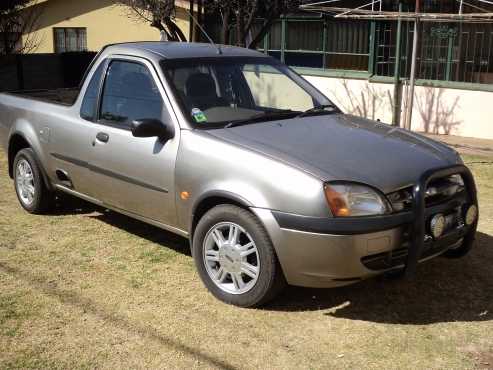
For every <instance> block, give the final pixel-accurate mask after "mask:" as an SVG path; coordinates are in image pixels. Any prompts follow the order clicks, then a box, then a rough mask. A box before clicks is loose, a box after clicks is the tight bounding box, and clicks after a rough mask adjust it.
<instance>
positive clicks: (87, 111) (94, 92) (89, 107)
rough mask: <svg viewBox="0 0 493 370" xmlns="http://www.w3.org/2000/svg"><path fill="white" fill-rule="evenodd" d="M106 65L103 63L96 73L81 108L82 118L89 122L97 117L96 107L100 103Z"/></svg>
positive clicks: (88, 86)
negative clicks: (100, 91) (99, 95)
mask: <svg viewBox="0 0 493 370" xmlns="http://www.w3.org/2000/svg"><path fill="white" fill-rule="evenodd" d="M105 64H106V63H104V62H103V63H101V64H100V65H99V67H98V69H97V70H96V72H94V75H93V76H92V78H91V82H89V85H87V90H86V94H85V95H84V100H83V101H82V106H81V108H80V116H81V117H82V118H83V119H85V120H87V121H94V119H95V116H96V106H97V102H98V93H99V83H100V81H101V77H102V75H103V71H104V66H105Z"/></svg>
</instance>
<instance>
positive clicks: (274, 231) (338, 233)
mask: <svg viewBox="0 0 493 370" xmlns="http://www.w3.org/2000/svg"><path fill="white" fill-rule="evenodd" d="M464 169H465V170H464ZM466 170H467V168H465V167H464V166H453V167H450V168H446V169H440V170H436V171H433V172H429V173H427V174H425V175H424V177H423V178H422V179H421V181H420V187H418V186H417V187H415V194H414V196H415V199H417V201H416V203H415V205H414V208H413V210H412V211H411V212H406V213H400V214H395V215H390V216H383V217H374V218H365V219H356V218H355V219H333V218H332V219H329V218H311V217H304V216H299V215H292V214H285V213H281V212H275V211H270V210H266V209H255V208H254V209H252V211H253V212H254V213H256V215H257V216H258V217H259V218H260V220H261V221H262V222H263V224H264V226H265V227H266V229H267V231H268V233H269V235H270V237H271V239H272V242H273V244H274V247H275V249H276V253H277V256H278V258H279V262H280V264H281V267H282V269H283V272H284V275H285V277H286V280H287V282H288V283H289V284H291V285H297V286H305V287H315V288H326V287H336V286H343V285H348V284H351V283H355V282H358V281H360V280H363V279H365V278H369V277H372V276H375V275H378V274H381V273H384V272H386V271H389V270H393V269H400V268H406V271H408V272H411V274H414V271H415V268H416V264H417V263H419V262H422V261H425V260H428V259H430V258H432V257H435V256H438V255H440V254H442V253H444V252H445V251H447V250H449V249H453V248H458V247H460V246H461V245H463V243H470V242H472V239H473V237H474V234H475V232H476V227H477V220H476V222H475V223H474V224H472V225H470V226H466V225H465V224H464V223H463V222H461V221H460V220H458V221H457V224H454V225H451V226H450V227H449V229H448V230H447V231H446V233H445V234H444V235H443V236H442V237H440V238H439V239H437V240H434V239H433V238H432V237H430V236H429V235H428V233H427V226H426V225H427V223H428V222H429V220H430V218H431V217H432V216H433V215H434V214H437V213H442V212H445V213H447V212H457V213H460V212H463V210H464V209H466V208H467V207H468V206H470V205H472V204H475V205H477V199H476V190H475V185H474V182H473V180H472V176H471V175H470V173H469V172H468V170H467V172H466ZM450 173H461V174H463V175H464V176H463V177H464V179H465V180H466V181H465V182H466V191H465V192H464V193H463V194H462V196H460V197H456V198H454V199H451V200H449V201H448V202H445V203H441V204H439V205H435V206H432V207H429V208H426V207H425V205H424V194H423V193H424V191H423V189H426V187H427V183H428V181H430V180H429V179H433V178H436V176H440V175H444V176H447V175H449V174H450Z"/></svg>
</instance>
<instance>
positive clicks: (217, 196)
mask: <svg viewBox="0 0 493 370" xmlns="http://www.w3.org/2000/svg"><path fill="white" fill-rule="evenodd" d="M221 204H232V205H235V206H238V207H240V208H243V209H246V210H248V211H249V210H250V207H252V206H253V204H252V203H251V202H250V201H248V200H247V199H245V198H243V197H242V196H240V195H238V194H235V193H231V192H228V191H223V190H214V191H209V192H207V193H205V194H202V196H200V197H199V198H198V199H197V200H196V202H195V204H194V206H193V208H192V213H191V216H190V221H189V230H190V233H189V234H190V240H193V234H194V232H195V228H196V227H197V224H198V223H199V221H200V219H201V218H202V216H203V215H205V214H206V213H207V212H208V211H209V210H211V209H212V208H214V207H216V206H218V205H221Z"/></svg>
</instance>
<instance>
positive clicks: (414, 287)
mask: <svg viewBox="0 0 493 370" xmlns="http://www.w3.org/2000/svg"><path fill="white" fill-rule="evenodd" d="M492 263H493V237H492V236H491V235H487V234H484V233H481V232H478V234H477V238H476V241H475V245H474V248H473V250H472V251H471V252H470V253H469V255H467V256H466V257H464V258H460V259H448V258H445V257H438V258H435V259H433V260H431V261H428V262H426V263H423V264H421V265H420V266H419V267H418V271H417V275H416V277H415V278H414V279H413V280H406V279H404V278H402V279H390V278H386V277H385V276H380V277H377V278H374V279H369V280H366V281H363V282H361V283H358V284H355V285H351V286H346V287H342V288H335V289H307V288H297V287H289V288H288V289H287V290H286V291H284V292H283V294H282V295H281V296H280V297H278V299H277V300H275V301H274V302H272V303H271V304H270V305H268V306H266V307H265V308H264V309H266V310H274V311H309V310H321V311H322V312H323V315H328V316H332V317H337V318H345V319H350V320H363V321H371V322H378V323H391V324H410V325H424V324H431V323H439V322H453V321H489V320H492V318H493V271H492V269H491V264H492Z"/></svg>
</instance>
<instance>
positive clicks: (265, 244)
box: [192, 205, 286, 307]
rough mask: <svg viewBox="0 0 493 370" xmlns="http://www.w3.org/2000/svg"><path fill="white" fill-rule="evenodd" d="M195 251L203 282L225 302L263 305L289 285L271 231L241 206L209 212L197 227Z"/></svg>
mask: <svg viewBox="0 0 493 370" xmlns="http://www.w3.org/2000/svg"><path fill="white" fill-rule="evenodd" d="M192 249H193V251H192V252H193V257H194V260H195V264H196V266H197V270H198V272H199V275H200V277H201V279H202V281H203V282H204V284H205V285H206V287H207V288H208V289H209V290H210V291H211V292H212V294H213V295H214V296H215V297H216V298H218V299H220V300H222V301H223V302H226V303H229V304H233V305H236V306H241V307H253V306H259V305H262V304H264V303H266V302H267V301H269V300H271V299H272V298H274V297H275V296H276V294H277V293H279V291H280V290H281V289H282V288H283V287H284V286H285V284H286V283H285V279H284V275H283V274H282V271H281V267H280V265H279V262H278V260H277V257H276V254H275V251H274V247H273V246H272V243H271V241H270V239H269V237H268V235H267V232H266V231H265V229H264V228H263V226H262V224H261V223H260V222H259V220H258V219H257V218H256V217H255V216H254V215H253V214H252V213H250V212H249V211H247V210H245V209H242V208H240V207H237V206H233V205H221V206H217V207H214V208H213V209H211V210H210V211H209V212H207V213H206V214H205V215H204V216H203V217H202V219H201V220H200V221H199V223H198V225H197V228H196V230H195V234H194V237H193V248H192Z"/></svg>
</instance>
